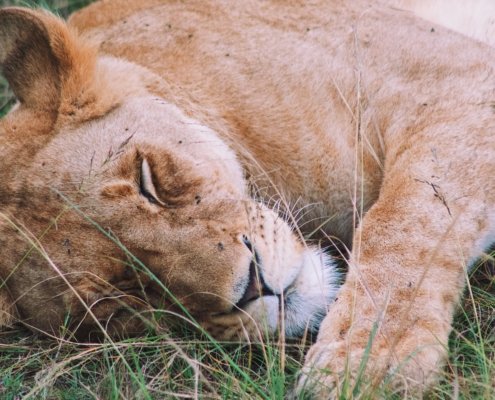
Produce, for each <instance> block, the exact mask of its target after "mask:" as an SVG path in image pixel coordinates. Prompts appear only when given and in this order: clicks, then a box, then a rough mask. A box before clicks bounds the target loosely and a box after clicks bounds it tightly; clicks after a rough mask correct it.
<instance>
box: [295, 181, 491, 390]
mask: <svg viewBox="0 0 495 400" xmlns="http://www.w3.org/2000/svg"><path fill="white" fill-rule="evenodd" d="M392 183H393V184H390V181H389V186H388V187H386V188H385V189H384V190H383V192H382V194H381V197H380V200H379V201H378V202H377V203H376V204H375V205H374V206H373V207H372V208H371V209H370V210H369V212H368V213H367V215H366V216H365V217H364V219H363V221H362V224H361V226H360V228H359V229H358V231H357V232H356V235H355V240H354V245H353V246H354V247H353V254H352V256H351V259H350V262H349V264H350V266H349V274H348V278H347V280H346V283H345V284H344V286H343V287H342V288H341V291H340V293H339V295H338V299H337V301H336V302H335V303H334V304H333V305H332V306H331V308H330V311H329V315H328V316H327V317H326V318H325V320H324V322H323V324H322V327H321V329H320V334H319V336H318V340H317V342H316V343H315V344H314V345H313V346H312V348H311V349H310V351H309V353H308V355H307V358H306V363H305V367H304V369H303V373H302V376H301V379H300V381H299V384H298V390H299V391H305V390H309V391H311V392H313V393H317V394H318V395H319V396H318V397H321V398H328V396H329V395H331V394H333V393H337V392H338V390H342V388H347V390H351V391H352V390H353V388H354V385H355V384H356V382H358V383H359V382H362V381H363V378H364V380H365V381H366V382H367V383H371V384H373V383H379V382H382V381H383V379H384V378H385V379H386V381H387V382H390V383H391V384H392V385H393V386H400V387H401V388H402V389H403V390H404V389H405V390H413V391H414V392H415V393H416V394H417V391H418V390H423V388H425V387H428V386H429V385H430V384H431V383H432V382H434V381H435V380H436V375H437V372H438V371H439V369H440V367H441V366H442V364H443V362H444V360H445V357H446V354H447V344H448V336H449V333H450V330H451V322H452V318H453V314H454V310H455V306H456V304H457V302H458V300H459V296H460V294H461V293H462V288H463V286H464V277H465V275H466V274H465V267H466V265H467V263H468V262H469V261H472V260H473V259H474V258H475V257H477V256H479V254H480V252H481V250H482V249H481V246H480V243H482V242H486V241H487V239H486V238H487V237H488V236H490V235H493V232H494V226H492V225H494V221H493V219H492V218H491V216H492V212H491V211H490V210H493V204H490V201H492V199H488V198H486V197H485V198H472V197H471V198H469V201H468V200H466V199H465V201H452V202H451V203H449V204H448V203H447V200H446V199H445V198H441V194H439V193H440V189H439V187H432V186H431V185H430V184H429V183H427V182H423V181H422V180H421V179H413V178H411V179H407V177H404V176H402V177H401V179H396V180H392ZM450 188H451V189H455V185H450ZM490 221H491V222H490ZM344 383H346V384H344ZM344 390H345V389H344ZM342 394H343V395H344V397H346V396H347V395H349V393H347V394H346V393H342Z"/></svg>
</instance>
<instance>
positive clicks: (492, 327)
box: [0, 0, 495, 400]
mask: <svg viewBox="0 0 495 400" xmlns="http://www.w3.org/2000/svg"><path fill="white" fill-rule="evenodd" d="M34 3H35V4H38V5H42V6H43V7H46V8H49V9H51V10H54V11H56V12H58V13H59V14H60V15H62V16H67V15H68V14H69V13H70V12H72V11H74V10H75V9H77V8H79V7H81V6H83V5H85V4H87V3H89V1H88V0H82V1H72V0H46V1H43V2H42V3H40V2H34ZM12 4H14V5H26V4H27V2H25V1H17V0H8V1H5V0H0V5H12ZM30 4H33V3H30ZM12 104H13V96H12V93H11V92H10V91H9V90H8V87H7V85H6V82H5V81H4V80H2V79H1V78H0V116H2V115H4V114H5V113H6V112H7V110H8V109H9V107H10V106H11V105H12ZM494 257H495V254H493V253H492V254H491V255H487V257H486V259H484V260H482V262H480V264H479V265H477V266H476V267H475V268H474V270H473V273H472V276H471V280H470V281H471V286H469V287H468V289H467V290H466V295H465V297H464V299H463V301H462V304H461V306H460V308H459V312H458V313H457V316H456V319H455V323H454V330H453V332H452V335H451V337H450V343H449V361H448V364H447V366H446V368H445V369H444V371H443V378H442V380H441V382H440V383H439V384H438V385H437V386H436V387H435V388H434V389H433V392H432V393H431V394H430V395H429V396H430V397H431V398H432V399H451V398H454V399H492V398H495V271H494V270H495V262H494ZM309 345H310V342H309V341H295V342H289V343H281V342H279V341H278V340H277V339H272V340H267V341H265V342H264V343H257V344H232V343H229V344H222V346H219V345H218V343H217V342H215V341H213V340H211V338H209V337H207V336H205V335H201V334H198V333H194V332H192V331H191V330H188V329H186V328H183V329H182V330H180V331H177V330H175V331H172V332H168V331H167V332H164V331H163V329H158V328H157V329H154V330H150V333H149V334H148V335H145V336H143V337H140V338H135V339H128V340H122V341H112V340H108V339H107V340H104V341H103V342H100V343H77V342H74V341H70V340H64V339H62V338H59V339H58V340H53V339H48V338H46V337H43V336H38V335H36V334H34V333H32V332H30V331H27V330H26V329H25V328H23V327H21V326H15V327H13V328H12V329H10V330H4V331H0V398H1V399H6V400H17V399H24V398H32V399H162V398H163V399H167V398H204V399H208V398H222V399H283V398H284V397H285V396H286V395H287V394H288V392H289V391H290V389H291V387H293V385H294V382H295V380H296V377H297V372H298V371H299V370H300V368H301V366H302V363H303V360H304V354H305V352H306V351H307V349H308V347H309ZM348 393H352V394H353V397H354V398H362V399H366V398H400V395H398V394H393V392H392V391H391V389H390V388H387V387H382V386H381V387H371V386H369V385H367V383H366V382H359V388H350V389H349V392H348ZM341 398H342V399H344V398H350V396H347V395H342V396H341Z"/></svg>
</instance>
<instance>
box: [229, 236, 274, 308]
mask: <svg viewBox="0 0 495 400" xmlns="http://www.w3.org/2000/svg"><path fill="white" fill-rule="evenodd" d="M242 241H243V242H244V244H245V245H246V247H247V248H248V249H249V251H251V253H252V254H253V259H252V260H251V263H250V264H249V280H248V284H247V286H246V289H245V291H244V294H243V296H242V298H241V299H240V300H239V301H238V302H237V304H236V307H239V308H243V307H244V306H245V305H246V304H247V303H249V302H250V301H253V300H256V299H257V298H259V297H261V296H273V295H275V293H273V290H271V289H270V287H269V286H268V285H267V284H266V282H265V280H264V279H263V275H262V274H261V270H260V269H259V266H260V265H261V258H260V256H259V254H258V252H257V251H256V249H255V248H254V246H253V244H252V243H251V241H250V240H249V239H248V237H247V236H243V237H242Z"/></svg>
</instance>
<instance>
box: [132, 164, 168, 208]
mask: <svg viewBox="0 0 495 400" xmlns="http://www.w3.org/2000/svg"><path fill="white" fill-rule="evenodd" d="M139 193H140V194H141V195H142V196H144V197H146V198H147V199H148V201H149V202H150V203H152V204H157V205H161V206H163V207H167V204H165V203H164V202H163V201H161V200H160V199H159V198H158V194H157V193H156V189H155V185H154V183H153V173H152V171H151V168H150V165H149V163H148V161H147V160H146V159H145V158H144V159H143V160H142V161H141V170H140V175H139Z"/></svg>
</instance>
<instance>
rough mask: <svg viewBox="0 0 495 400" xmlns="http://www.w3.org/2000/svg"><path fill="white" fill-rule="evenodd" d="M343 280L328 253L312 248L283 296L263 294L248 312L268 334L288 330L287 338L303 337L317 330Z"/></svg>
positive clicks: (304, 257) (262, 330)
mask: <svg viewBox="0 0 495 400" xmlns="http://www.w3.org/2000/svg"><path fill="white" fill-rule="evenodd" d="M341 279H342V277H341V274H340V273H339V272H338V270H337V268H336V264H335V262H334V261H333V260H332V259H331V258H330V257H329V256H328V255H326V254H325V253H323V252H322V251H319V250H314V249H311V248H309V249H307V250H306V251H305V252H304V255H303V265H302V267H301V269H300V272H299V274H298V275H297V277H296V279H295V280H294V282H293V283H292V284H291V285H290V286H289V287H288V288H287V289H286V290H285V291H284V294H283V295H281V296H277V295H270V296H263V297H260V298H258V299H256V300H254V301H252V302H250V303H249V304H248V305H247V306H246V308H245V310H244V311H245V312H247V313H248V314H249V315H250V316H251V318H252V319H253V320H255V321H258V326H259V328H260V330H261V332H262V333H264V334H266V333H268V334H275V333H276V332H284V334H285V336H286V337H301V336H303V335H304V334H305V332H312V333H316V332H317V331H318V328H319V326H320V323H321V321H322V320H323V318H324V316H325V315H326V313H327V310H328V306H329V304H331V303H332V302H333V301H334V299H335V297H336V294H337V290H338V288H339V286H340V283H341Z"/></svg>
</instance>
